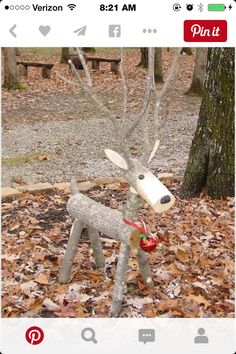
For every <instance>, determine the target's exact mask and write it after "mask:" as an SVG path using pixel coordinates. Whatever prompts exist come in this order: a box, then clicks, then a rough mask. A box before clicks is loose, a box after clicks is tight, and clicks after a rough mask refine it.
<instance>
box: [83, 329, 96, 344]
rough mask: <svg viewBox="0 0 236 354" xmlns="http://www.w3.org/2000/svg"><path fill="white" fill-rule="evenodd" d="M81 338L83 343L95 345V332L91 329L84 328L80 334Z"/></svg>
mask: <svg viewBox="0 0 236 354" xmlns="http://www.w3.org/2000/svg"><path fill="white" fill-rule="evenodd" d="M81 337H82V339H83V340H84V341H85V342H93V343H95V344H97V342H98V341H97V339H96V338H95V331H94V329H93V328H91V327H87V328H84V329H83V331H82V332H81Z"/></svg>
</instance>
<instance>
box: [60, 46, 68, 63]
mask: <svg viewBox="0 0 236 354" xmlns="http://www.w3.org/2000/svg"><path fill="white" fill-rule="evenodd" d="M69 59H70V48H67V47H65V48H62V49H61V64H68V60H69Z"/></svg>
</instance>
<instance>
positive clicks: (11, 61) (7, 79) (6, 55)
mask: <svg viewBox="0 0 236 354" xmlns="http://www.w3.org/2000/svg"><path fill="white" fill-rule="evenodd" d="M3 62H4V80H3V86H4V87H6V88H8V89H14V88H17V84H18V83H17V79H18V70H17V65H16V49H15V48H3Z"/></svg>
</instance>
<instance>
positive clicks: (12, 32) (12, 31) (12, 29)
mask: <svg viewBox="0 0 236 354" xmlns="http://www.w3.org/2000/svg"><path fill="white" fill-rule="evenodd" d="M15 28H16V25H14V26H12V28H10V29H9V32H10V33H11V34H12V35H13V37H15V38H16V37H17V35H16V34H15V32H14V29H15Z"/></svg>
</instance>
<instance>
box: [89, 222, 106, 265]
mask: <svg viewBox="0 0 236 354" xmlns="http://www.w3.org/2000/svg"><path fill="white" fill-rule="evenodd" d="M88 234H89V239H90V242H91V247H92V250H93V255H94V258H95V263H96V267H97V268H103V267H104V266H105V259H104V256H103V252H102V245H101V240H100V236H99V232H98V230H96V229H94V228H92V227H88Z"/></svg>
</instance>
